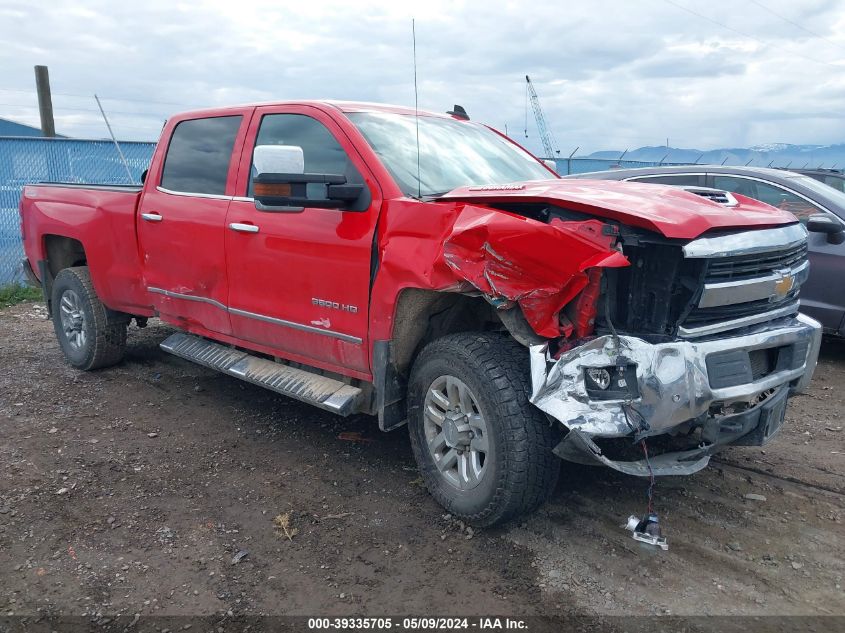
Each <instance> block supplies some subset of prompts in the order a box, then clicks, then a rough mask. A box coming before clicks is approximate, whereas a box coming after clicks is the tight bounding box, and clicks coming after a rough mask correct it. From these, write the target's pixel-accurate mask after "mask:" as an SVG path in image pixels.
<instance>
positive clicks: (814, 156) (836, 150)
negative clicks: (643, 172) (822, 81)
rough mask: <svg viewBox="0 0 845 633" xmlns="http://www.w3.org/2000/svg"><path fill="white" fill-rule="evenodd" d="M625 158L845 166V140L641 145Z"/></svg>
mask: <svg viewBox="0 0 845 633" xmlns="http://www.w3.org/2000/svg"><path fill="white" fill-rule="evenodd" d="M621 154H622V151H621V150H620V151H615V150H613V151H602V152H593V153H592V154H590V155H589V156H585V157H583V158H602V159H608V160H614V159H618V158H619V156H620V155H621ZM624 160H641V161H646V162H659V161H661V160H662V161H663V162H664V163H695V162H698V163H702V164H711V165H713V164H716V165H718V164H721V163H722V162H723V161H724V162H725V164H726V165H745V164H746V163H748V161H751V165H753V166H755V167H765V166H767V165H769V164H771V165H772V167H785V166H786V165H788V164H790V163H791V166H792V167H804V166H805V165H806V166H807V167H808V168H809V167H818V166H820V165H821V166H822V167H832V166H833V165H836V166H837V167H839V168H841V167H845V143H839V144H836V145H791V144H789V143H766V144H764V145H755V146H753V147H730V148H722V149H711V150H707V151H704V150H698V149H684V148H678V147H666V146H665V145H664V146H659V147H640V148H639V149H634V150H630V151H629V152H628V153H627V154H625V158H624Z"/></svg>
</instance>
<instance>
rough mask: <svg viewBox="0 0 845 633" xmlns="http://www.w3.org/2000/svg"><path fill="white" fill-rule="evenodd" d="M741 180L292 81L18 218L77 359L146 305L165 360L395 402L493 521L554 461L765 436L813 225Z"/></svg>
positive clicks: (796, 373)
mask: <svg viewBox="0 0 845 633" xmlns="http://www.w3.org/2000/svg"><path fill="white" fill-rule="evenodd" d="M417 139H419V142H417ZM502 183H504V184H502ZM737 200H738V202H737V205H736V206H734V207H729V206H726V205H724V204H719V203H718V202H714V201H712V200H708V199H705V198H702V197H701V196H699V195H695V194H694V193H689V192H686V191H682V190H679V189H676V188H673V187H663V188H656V187H653V186H647V185H635V184H627V183H606V182H594V183H589V182H580V181H566V180H560V179H558V178H557V176H555V174H554V173H553V172H552V171H550V170H549V169H548V168H547V167H546V166H545V165H544V164H542V163H541V162H540V161H538V160H537V159H536V158H534V157H533V156H531V155H530V154H528V153H527V152H526V151H524V150H523V149H522V148H520V147H519V146H517V145H515V144H514V143H513V142H512V141H510V140H508V139H507V138H506V137H504V136H503V135H500V134H498V133H497V132H495V131H493V130H491V129H489V128H487V127H485V126H483V125H479V124H476V123H473V122H471V121H469V120H468V118H467V117H466V115H465V113H463V111H462V109H459V108H455V109H454V113H453V115H452V116H447V115H438V114H432V113H425V112H423V113H419V115H417V113H416V112H415V111H414V110H412V109H405V108H399V107H393V106H378V105H371V104H354V103H326V102H302V103H280V104H276V105H258V106H243V107H234V108H223V109H215V110H207V111H200V112H192V113H187V114H181V115H178V116H175V117H173V118H172V119H170V120H169V121H168V123H167V124H166V126H165V128H164V130H163V133H162V137H161V141H160V142H159V144H158V147H157V149H156V151H155V154H154V156H153V159H152V164H151V166H150V169H149V173H148V174H147V176H146V180H145V183H144V185H143V186H142V187H128V186H79V185H62V184H41V185H32V186H27V187H26V188H25V190H24V192H23V197H22V200H21V216H22V228H23V233H24V238H25V247H26V253H27V258H28V259H27V267H28V270H29V273H30V275H31V276H32V277H33V278H34V279H37V282H38V283H40V284H41V285H42V287H43V288H44V292H45V296H46V298H47V305H48V309H49V310H50V314H51V315H52V318H53V323H54V325H55V331H56V336H57V338H58V341H59V345H60V346H61V348H62V350H63V352H64V354H65V356H66V358H67V360H68V362H69V363H70V364H71V365H73V366H74V367H77V368H79V369H84V370H89V369H96V368H99V367H106V366H108V365H112V364H114V363H117V362H118V361H119V360H120V359H121V357H122V356H123V352H124V347H125V344H126V336H127V324H128V323H129V322H130V321H131V320H132V319H134V320H135V321H136V322H137V324H138V325H139V326H143V325H145V323H146V320H147V319H148V318H149V317H152V316H158V317H160V318H161V319H162V320H163V321H165V322H167V323H169V324H171V325H173V326H174V327H175V328H177V329H178V331H177V332H176V333H174V334H173V335H171V336H170V337H169V338H167V340H165V341H164V342H163V343H162V344H161V346H162V348H163V349H164V350H166V351H168V352H170V353H173V354H176V355H178V356H181V357H183V358H186V359H189V360H192V361H195V362H197V363H200V364H203V365H205V366H207V367H211V368H213V369H216V370H219V371H221V372H224V373H226V374H229V375H231V376H235V377H237V378H241V379H243V380H246V381H249V382H252V383H255V384H257V385H261V386H263V387H266V388H268V389H272V390H274V391H276V392H278V393H281V394H285V395H288V396H291V397H294V398H298V399H300V400H303V401H305V402H309V403H312V404H314V405H316V406H318V407H322V408H323V409H327V410H329V411H333V412H335V413H338V414H340V415H349V414H352V413H370V414H373V415H375V416H378V423H379V426H380V428H381V429H382V430H385V431H387V430H391V429H395V428H397V427H399V426H401V425H402V424H403V423H405V422H406V421H407V422H408V426H409V432H410V437H411V445H412V448H413V452H414V457H415V458H416V461H417V464H418V465H419V468H420V471H421V473H422V476H423V479H424V481H425V483H426V485H427V487H428V489H429V490H430V491H431V494H432V495H433V496H434V497H435V499H437V501H439V502H440V503H441V504H443V506H444V507H446V508H447V509H448V510H449V512H451V513H452V514H453V515H455V516H457V517H460V518H461V519H464V520H467V521H470V522H473V523H475V524H478V525H491V524H494V523H498V522H501V521H505V520H507V519H509V518H511V517H514V516H516V515H518V514H520V513H523V512H526V511H530V510H532V509H534V508H536V507H537V506H538V505H539V504H540V503H541V502H542V501H543V500H544V499H545V498H546V496H547V494H548V493H549V491H550V490H551V489H552V488H553V487H554V484H555V480H556V478H557V475H558V470H559V460H558V457H562V458H564V459H569V460H573V461H576V462H582V463H589V464H604V465H606V466H609V467H612V468H615V469H617V470H620V471H622V472H626V473H630V474H634V475H640V476H648V475H649V474H650V473H651V472H654V473H655V474H657V475H668V474H685V473H691V472H695V471H697V470H699V469H701V468H703V467H704V466H705V465H706V464H707V462H708V459H709V457H710V455H712V454H713V453H714V452H716V451H717V450H719V449H721V448H723V447H724V446H727V445H729V444H743V445H759V444H763V443H765V442H767V441H768V440H769V439H770V438H771V437H772V436H773V435H774V434H775V433H776V432H777V431H778V430H779V429H780V427H781V425H782V423H783V421H784V415H785V409H786V401H787V397H788V395H789V392H790V390H795V389H801V388H803V387H804V386H805V385H806V384H807V382H808V381H809V380H810V378H811V376H812V373H813V370H814V368H815V365H816V358H817V354H818V346H819V340H820V326H819V324H818V323H816V322H815V321H814V320H813V319H811V318H809V317H806V316H804V315H802V314H799V312H798V301H797V293H798V288H799V286H800V285H801V284H802V283H803V282H804V279H805V273H806V262H805V255H804V253H805V250H806V240H807V232H806V230H805V228H804V226H802V225H801V224H800V223H798V222H797V221H796V220H795V218H794V217H793V216H792V215H791V214H789V213H786V212H783V211H780V210H777V209H774V208H772V207H770V206H768V205H764V204H761V203H759V202H755V201H753V200H751V199H747V198H743V197H741V196H738V197H737ZM646 447H647V448H648V450H649V455H650V456H651V460H650V462H649V461H648V460H647V459H645V460H644V459H642V458H641V457H642V453H640V452H637V451H640V450H644V449H645V448H646ZM634 449H636V450H634Z"/></svg>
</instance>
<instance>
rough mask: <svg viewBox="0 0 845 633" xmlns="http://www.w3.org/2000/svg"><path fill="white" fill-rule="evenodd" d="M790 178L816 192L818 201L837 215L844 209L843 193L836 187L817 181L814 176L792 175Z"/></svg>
mask: <svg viewBox="0 0 845 633" xmlns="http://www.w3.org/2000/svg"><path fill="white" fill-rule="evenodd" d="M790 179H791V180H792V181H793V182H795V183H798V184H801V185H803V186H805V187H807V189H810V190H812V191H814V192H815V193H818V194H819V197H820V198H821V199H820V200H819V203H820V204H823V205H824V206H826V207H827V208H828V209H830V210H831V211H833V212H835V213H836V214H837V215H840V216H841V215H842V212H843V211H845V193H843V192H841V191H839V190H838V189H834V188H833V187H831V186H830V185H826V184H824V183H823V182H819V181H818V180H816V179H815V178H810V177H809V176H793V177H791V178H790ZM837 207H838V208H837Z"/></svg>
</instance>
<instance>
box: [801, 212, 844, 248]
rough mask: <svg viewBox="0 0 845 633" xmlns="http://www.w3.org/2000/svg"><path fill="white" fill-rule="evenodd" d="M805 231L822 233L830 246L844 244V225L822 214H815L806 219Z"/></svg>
mask: <svg viewBox="0 0 845 633" xmlns="http://www.w3.org/2000/svg"><path fill="white" fill-rule="evenodd" d="M807 230H808V231H810V232H811V233H824V234H826V235H827V241H828V242H830V243H831V244H842V242H845V224H843V223H842V221H841V220H838V219H836V218H832V217H830V216H829V215H826V214H824V213H816V214H814V215H811V216H810V217H809V218H808V219H807Z"/></svg>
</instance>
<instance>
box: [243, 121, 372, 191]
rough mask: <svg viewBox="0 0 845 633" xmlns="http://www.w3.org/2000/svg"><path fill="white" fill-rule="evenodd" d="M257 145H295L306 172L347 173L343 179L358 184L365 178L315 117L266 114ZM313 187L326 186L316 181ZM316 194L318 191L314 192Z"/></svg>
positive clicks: (250, 186)
mask: <svg viewBox="0 0 845 633" xmlns="http://www.w3.org/2000/svg"><path fill="white" fill-rule="evenodd" d="M255 144H256V145H297V146H299V147H301V148H302V154H303V157H304V158H305V173H309V174H341V175H343V176H346V182H348V183H351V184H361V183H363V182H364V179H363V178H362V177H361V174H360V173H358V170H357V169H355V166H354V165H353V164H352V161H350V160H349V156H348V155H347V154H346V151H345V150H344V149H343V147H341V145H340V143H338V141H337V139H336V138H335V137H334V136H333V135H332V133H331V132H330V131H329V130H328V128H327V127H326V126H325V125H323V124H322V123H320V122H319V121H318V120H317V119H313V118H311V117H310V116H306V115H304V114H267V115H264V117H263V118H262V119H261V126H260V127H259V128H258V137H257V138H256V139H255ZM254 175H255V172H254V171H253V172H252V175H251V176H250V179H249V191H248V192H247V195H249V196H250V197H251V196H252V176H254ZM315 187H316V188H322V189H323V192H324V190H325V185H319V184H315ZM311 188H312V185H308V189H309V191H308V195H309V196H311V195H312V193H311ZM315 193H316V196H318V197H319V195H320V194H319V193H318V192H315Z"/></svg>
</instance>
